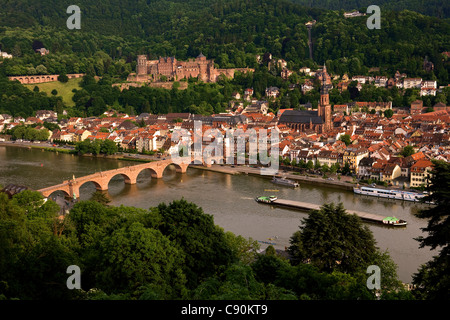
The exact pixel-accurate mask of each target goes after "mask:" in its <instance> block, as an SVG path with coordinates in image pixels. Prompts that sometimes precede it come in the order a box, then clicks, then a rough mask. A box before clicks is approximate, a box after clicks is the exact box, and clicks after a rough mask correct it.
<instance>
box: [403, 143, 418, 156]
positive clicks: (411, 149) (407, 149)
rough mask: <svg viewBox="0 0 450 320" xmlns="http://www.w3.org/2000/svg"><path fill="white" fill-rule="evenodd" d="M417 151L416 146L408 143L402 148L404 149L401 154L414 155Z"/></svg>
mask: <svg viewBox="0 0 450 320" xmlns="http://www.w3.org/2000/svg"><path fill="white" fill-rule="evenodd" d="M414 153H415V150H414V147H413V146H410V145H408V146H405V147H404V148H403V149H402V151H400V154H401V155H402V156H403V157H405V158H406V157H409V156H410V155H413V154H414Z"/></svg>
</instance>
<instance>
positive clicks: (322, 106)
mask: <svg viewBox="0 0 450 320" xmlns="http://www.w3.org/2000/svg"><path fill="white" fill-rule="evenodd" d="M328 77H329V76H328V74H327V69H326V66H324V67H323V72H322V77H321V88H320V101H319V106H318V109H317V111H315V110H286V111H284V112H283V114H282V115H281V116H280V119H279V120H278V123H279V124H285V125H286V126H288V127H289V128H292V129H295V130H297V131H306V130H313V131H315V132H317V133H323V132H326V131H329V130H331V128H332V122H331V105H330V96H329V93H328V92H329V90H330V88H331V85H330V84H329V81H327V79H328Z"/></svg>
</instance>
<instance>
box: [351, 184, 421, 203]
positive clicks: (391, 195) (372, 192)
mask: <svg viewBox="0 0 450 320" xmlns="http://www.w3.org/2000/svg"><path fill="white" fill-rule="evenodd" d="M353 192H354V193H356V194H362V195H367V196H373V197H379V198H387V199H395V200H405V201H414V202H419V201H420V200H421V199H422V198H423V197H425V194H423V193H418V192H411V191H403V190H390V189H382V188H373V187H355V188H353Z"/></svg>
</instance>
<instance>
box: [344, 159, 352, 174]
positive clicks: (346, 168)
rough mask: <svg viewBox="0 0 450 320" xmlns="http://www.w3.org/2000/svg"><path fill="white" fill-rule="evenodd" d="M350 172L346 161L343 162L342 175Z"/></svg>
mask: <svg viewBox="0 0 450 320" xmlns="http://www.w3.org/2000/svg"><path fill="white" fill-rule="evenodd" d="M350 172H351V169H350V164H349V163H348V161H345V163H344V167H343V168H342V174H344V175H347V174H349V173H350Z"/></svg>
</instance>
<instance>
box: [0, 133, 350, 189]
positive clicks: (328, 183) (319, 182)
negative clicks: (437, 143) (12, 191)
mask: <svg viewBox="0 0 450 320" xmlns="http://www.w3.org/2000/svg"><path fill="white" fill-rule="evenodd" d="M0 146H10V147H20V148H27V149H41V150H43V151H49V152H57V153H58V152H59V153H66V154H73V155H77V153H76V151H75V150H74V148H73V147H70V146H67V147H60V146H54V145H53V144H52V143H48V142H41V143H32V142H17V141H2V142H0ZM79 156H82V157H95V158H105V159H112V160H122V161H131V162H140V163H142V162H151V161H158V160H165V159H166V158H164V157H161V156H156V155H142V154H132V153H126V152H122V153H116V154H113V155H92V154H84V155H79ZM191 167H193V168H197V169H201V170H209V171H213V172H218V173H224V174H246V175H256V176H259V177H261V178H266V179H272V176H268V175H262V174H261V170H260V168H253V167H250V166H248V165H225V164H223V165H219V164H213V165H212V166H211V167H204V166H200V165H191ZM278 175H283V176H284V177H286V178H288V179H291V180H294V181H297V182H298V183H307V184H311V185H316V186H322V187H331V188H338V189H341V190H347V191H353V187H355V186H356V183H355V182H354V181H353V178H352V177H349V176H341V177H340V178H341V180H336V179H333V178H329V179H324V178H322V177H315V176H312V175H303V174H300V173H298V172H294V171H286V170H284V171H278Z"/></svg>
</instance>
